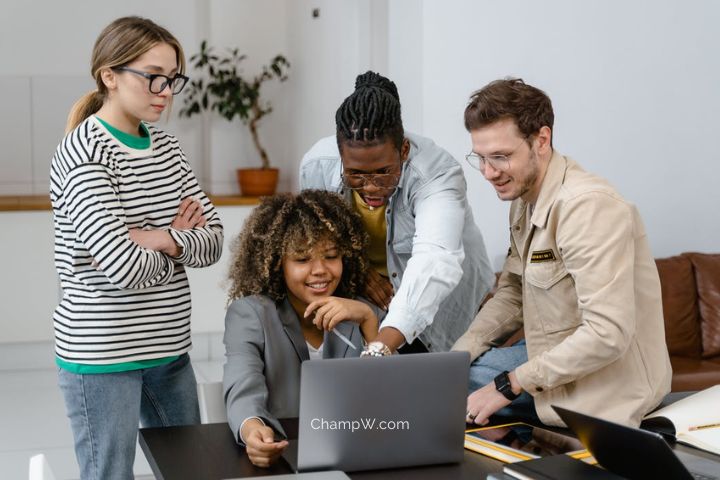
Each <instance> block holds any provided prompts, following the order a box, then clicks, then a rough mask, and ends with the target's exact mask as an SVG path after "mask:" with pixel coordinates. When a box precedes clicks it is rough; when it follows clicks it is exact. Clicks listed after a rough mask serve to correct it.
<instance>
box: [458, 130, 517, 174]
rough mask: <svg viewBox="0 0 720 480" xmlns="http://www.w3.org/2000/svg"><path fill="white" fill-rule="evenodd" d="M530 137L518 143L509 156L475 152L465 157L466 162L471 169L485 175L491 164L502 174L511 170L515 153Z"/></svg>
mask: <svg viewBox="0 0 720 480" xmlns="http://www.w3.org/2000/svg"><path fill="white" fill-rule="evenodd" d="M528 138H529V137H523V139H522V140H521V141H520V143H518V145H517V147H515V149H514V150H513V151H512V153H509V154H507V155H487V156H483V155H478V154H477V153H475V152H470V153H468V154H467V155H465V160H466V161H467V162H468V163H469V164H470V166H471V167H473V168H474V169H476V170H480V171H481V172H483V173H485V168H486V167H487V165H488V164H490V166H491V167H493V169H495V170H499V171H501V172H506V171H508V170H509V169H510V158H511V157H512V156H513V155H515V152H517V151H518V149H519V148H520V147H521V146H522V144H523V142H525V141H526V140H527V139H528Z"/></svg>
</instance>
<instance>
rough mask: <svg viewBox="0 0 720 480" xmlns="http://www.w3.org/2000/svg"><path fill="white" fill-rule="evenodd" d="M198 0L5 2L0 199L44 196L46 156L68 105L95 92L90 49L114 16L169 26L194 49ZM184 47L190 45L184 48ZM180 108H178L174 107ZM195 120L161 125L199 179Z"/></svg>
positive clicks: (0, 39)
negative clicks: (173, 137) (172, 136)
mask: <svg viewBox="0 0 720 480" xmlns="http://www.w3.org/2000/svg"><path fill="white" fill-rule="evenodd" d="M205 3H206V2H205V1H203V0H176V1H170V0H157V1H154V2H146V1H142V0H126V1H123V2H88V1H84V0H64V1H63V2H54V1H52V0H35V1H30V2H28V1H23V0H3V2H2V15H0V58H2V59H3V60H2V62H0V105H3V108H2V109H0V142H1V144H2V145H3V153H2V154H0V195H21V194H35V195H40V194H46V193H47V192H48V182H49V169H50V158H51V157H52V155H53V152H54V150H55V147H56V146H57V144H58V142H59V141H60V140H61V139H62V137H63V133H64V129H65V120H66V119H67V114H68V112H69V110H70V107H71V106H72V104H73V103H74V102H75V100H77V99H78V98H79V97H80V96H81V95H82V94H84V93H85V92H87V91H89V90H90V89H92V88H94V85H95V84H94V81H93V80H92V77H91V75H90V73H89V71H90V57H91V54H92V47H93V44H94V42H95V39H96V38H97V36H98V34H99V33H100V31H101V30H102V28H103V27H104V26H105V25H107V24H108V23H110V22H111V21H112V20H114V19H115V18H117V17H121V16H124V15H141V16H145V17H149V18H151V19H153V20H155V21H156V22H157V23H159V24H161V25H163V26H165V27H166V28H168V29H169V30H170V31H171V32H173V34H174V35H175V36H176V37H177V38H178V40H179V41H180V42H181V43H182V44H183V45H186V46H190V45H193V46H194V45H199V38H200V33H201V32H202V31H203V29H204V23H203V22H202V15H197V14H195V13H196V10H200V11H202V10H203V9H207V7H206V6H204V5H205ZM186 48H187V47H186ZM176 110H177V107H176ZM196 124H197V122H196V121H187V120H178V119H177V118H176V116H172V117H171V119H170V121H169V122H168V121H167V120H165V119H163V120H161V121H160V122H159V125H160V126H161V128H165V129H166V130H168V131H170V132H173V133H175V134H176V135H178V137H180V140H181V144H182V145H183V148H184V149H185V151H186V153H187V154H188V158H189V159H190V161H191V163H192V165H193V168H194V169H195V170H196V171H198V173H199V177H200V180H201V181H204V178H203V175H202V172H203V168H201V167H202V165H201V164H200V162H199V161H200V160H202V155H201V153H202V152H201V150H200V147H201V138H200V136H199V132H198V129H197V128H196Z"/></svg>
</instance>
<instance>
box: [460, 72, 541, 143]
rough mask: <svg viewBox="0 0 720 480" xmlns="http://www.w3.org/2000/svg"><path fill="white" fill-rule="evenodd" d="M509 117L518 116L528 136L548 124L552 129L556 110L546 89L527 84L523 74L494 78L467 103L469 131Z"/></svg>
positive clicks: (522, 129) (466, 125)
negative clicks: (518, 76)
mask: <svg viewBox="0 0 720 480" xmlns="http://www.w3.org/2000/svg"><path fill="white" fill-rule="evenodd" d="M506 118H510V119H512V120H514V121H515V124H516V125H517V127H518V129H519V130H520V133H521V134H522V135H523V136H524V137H526V138H527V137H529V136H530V135H533V134H535V133H537V132H538V131H539V130H540V129H541V128H542V127H545V126H547V127H549V128H550V130H552V128H553V122H554V121H555V114H554V113H553V108H552V103H551V102H550V98H549V97H548V96H547V95H546V94H545V92H543V91H542V90H540V89H539V88H535V87H533V86H532V85H528V84H526V83H525V82H523V80H522V79H521V78H505V79H503V80H495V81H494V82H490V83H489V84H487V85H485V86H484V87H483V88H482V89H480V90H478V91H476V92H474V93H473V94H472V95H471V96H470V102H469V103H468V106H467V107H465V128H466V129H467V130H468V131H472V130H475V129H478V128H482V127H485V126H487V125H490V124H492V123H495V122H497V121H499V120H504V119H506ZM551 145H552V143H551Z"/></svg>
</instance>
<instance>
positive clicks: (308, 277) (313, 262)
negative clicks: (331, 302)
mask: <svg viewBox="0 0 720 480" xmlns="http://www.w3.org/2000/svg"><path fill="white" fill-rule="evenodd" d="M282 270H283V276H284V278H285V285H286V286H287V294H288V299H289V300H290V304H291V305H292V306H293V309H294V310H295V312H297V313H298V315H300V316H302V315H303V313H304V312H305V309H306V308H307V306H308V305H309V304H310V303H312V302H314V301H315V300H319V299H321V298H324V297H329V296H330V295H332V294H333V293H335V289H337V286H338V284H339V283H340V280H341V278H342V273H343V264H342V256H341V255H340V253H339V251H338V248H337V246H336V245H335V244H334V243H333V242H331V241H329V240H323V241H321V242H318V243H317V244H316V245H315V246H314V247H312V248H311V249H309V250H306V251H300V252H290V253H288V254H286V255H285V256H283V259H282Z"/></svg>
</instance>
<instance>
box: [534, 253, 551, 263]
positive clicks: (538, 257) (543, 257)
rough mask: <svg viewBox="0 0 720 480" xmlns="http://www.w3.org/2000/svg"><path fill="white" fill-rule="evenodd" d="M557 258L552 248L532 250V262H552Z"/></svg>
mask: <svg viewBox="0 0 720 480" xmlns="http://www.w3.org/2000/svg"><path fill="white" fill-rule="evenodd" d="M553 260H555V254H554V253H553V251H552V250H540V251H537V252H532V255H531V256H530V263H541V262H552V261H553Z"/></svg>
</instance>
